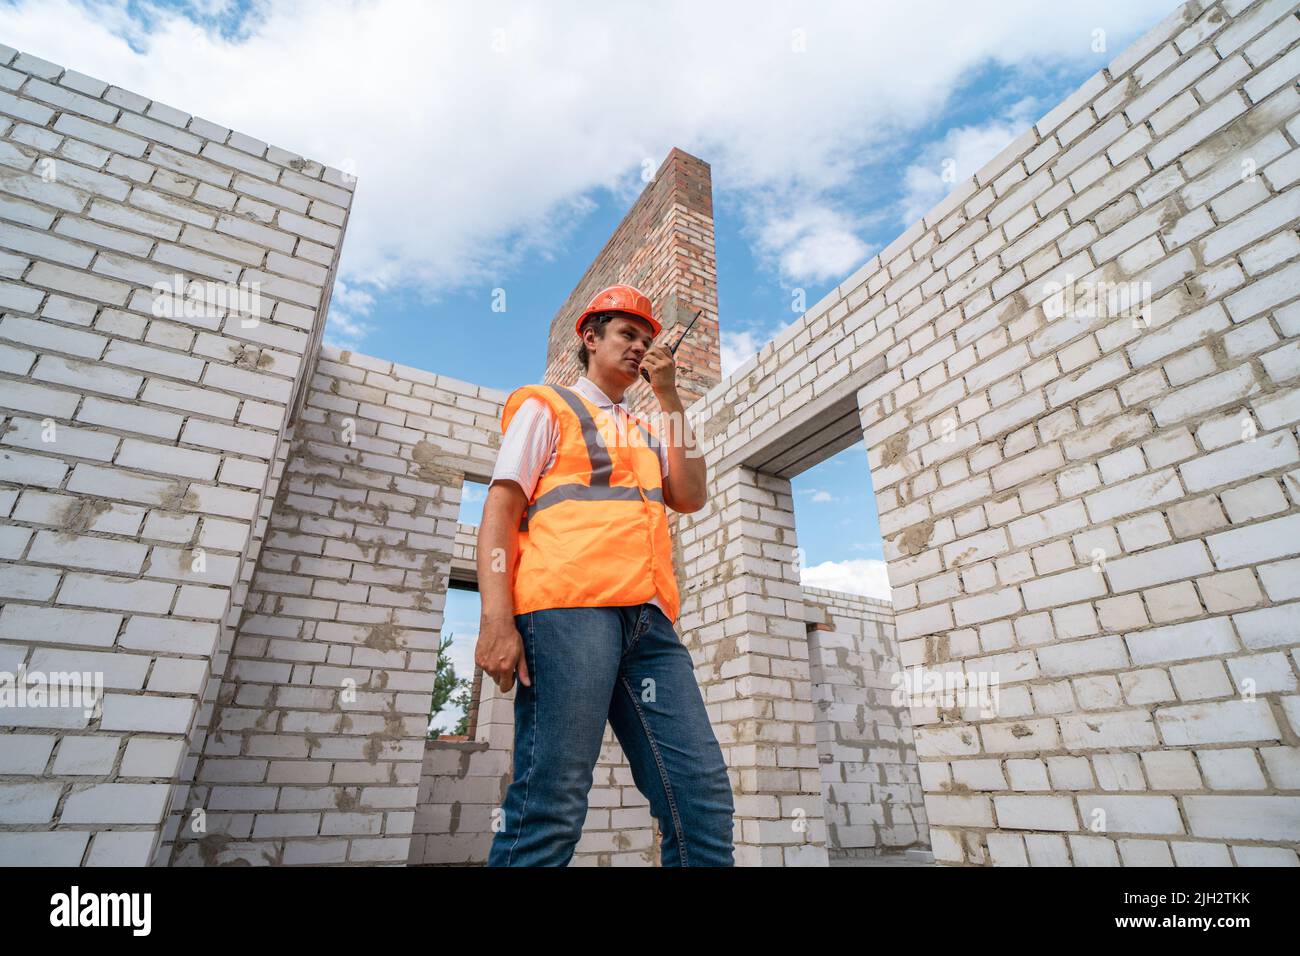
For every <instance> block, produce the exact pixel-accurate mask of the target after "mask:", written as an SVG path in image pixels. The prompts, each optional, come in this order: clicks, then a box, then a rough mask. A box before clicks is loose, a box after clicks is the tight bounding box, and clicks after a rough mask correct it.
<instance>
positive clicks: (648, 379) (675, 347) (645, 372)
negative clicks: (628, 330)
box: [641, 309, 704, 382]
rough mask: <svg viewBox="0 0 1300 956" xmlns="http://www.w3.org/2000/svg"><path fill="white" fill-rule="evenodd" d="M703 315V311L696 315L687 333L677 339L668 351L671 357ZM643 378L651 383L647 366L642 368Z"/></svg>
mask: <svg viewBox="0 0 1300 956" xmlns="http://www.w3.org/2000/svg"><path fill="white" fill-rule="evenodd" d="M703 314H704V310H703V309H700V310H699V311H698V312H696V313H695V316H694V318H692V319H691V321H690V322H689V323H688V324H687V326H686V329H685V331H683V332H682V334H681V335H679V336H678V337H677V341H676V342H675V343H673V347H672V348H670V349H669V350H668V354H669V355H676V354H677V346H679V345H681V344H682V339H684V338H686V333H687V332H689V331H690V330H691V326H692V325H694V324H695V319H698V318H699V317H700V316H701V315H703ZM651 348H653V346H651ZM641 377H642V378H643V379H645V380H646V381H647V382H648V381H650V373H649V372H647V371H646V370H645V366H642V367H641Z"/></svg>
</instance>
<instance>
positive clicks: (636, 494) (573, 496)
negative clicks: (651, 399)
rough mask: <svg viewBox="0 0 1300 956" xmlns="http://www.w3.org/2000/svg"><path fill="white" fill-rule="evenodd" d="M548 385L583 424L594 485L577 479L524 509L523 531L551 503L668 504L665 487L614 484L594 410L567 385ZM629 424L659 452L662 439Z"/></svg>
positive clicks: (520, 523)
mask: <svg viewBox="0 0 1300 956" xmlns="http://www.w3.org/2000/svg"><path fill="white" fill-rule="evenodd" d="M546 387H547V388H549V389H551V390H552V391H553V392H555V393H556V394H557V395H559V396H560V397H561V398H563V399H564V402H565V404H566V405H568V406H569V408H571V409H573V413H574V414H575V415H577V416H578V421H579V422H580V423H581V425H582V441H583V444H585V445H586V446H587V457H588V458H589V459H590V460H591V484H589V485H583V484H578V483H576V482H575V483H573V484H567V485H559V486H557V487H555V488H552V489H551V490H550V491H548V492H546V493H545V494H543V495H542V496H541V497H539V498H538V499H537V500H536V501H534V502H533V503H532V504H530V505H529V506H528V507H527V508H526V509H525V510H524V513H523V515H521V516H520V519H519V530H520V531H527V530H528V519H529V518H531V517H532V516H533V515H535V514H537V512H539V511H541V510H542V509H543V508H549V507H550V506H551V505H557V504H559V503H560V502H561V501H640V500H641V499H642V498H643V497H644V498H645V499H647V500H649V501H657V502H658V503H659V504H661V505H662V504H664V492H663V488H662V487H660V488H641V487H639V486H635V485H611V484H610V483H609V479H610V476H611V475H612V474H613V471H614V462H613V460H612V459H611V458H610V456H609V449H608V448H606V447H605V445H604V443H603V442H602V441H601V440H600V428H599V426H597V425H596V420H595V419H594V418H592V417H591V412H589V411H587V406H586V405H584V404H582V399H580V398H578V396H577V395H575V394H574V393H573V392H572V391H570V390H569V389H567V388H565V387H564V386H562V385H547V386H546ZM629 424H635V425H636V427H637V429H638V430H639V431H640V432H641V434H642V435H644V436H645V438H646V444H647V446H648V447H649V448H651V449H652V450H653V451H654V452H655V454H656V455H658V453H659V441H658V439H656V438H655V437H654V436H653V435H651V434H650V433H649V432H648V431H646V430H645V428H644V427H643V426H642V425H641V423H640V422H630V423H629Z"/></svg>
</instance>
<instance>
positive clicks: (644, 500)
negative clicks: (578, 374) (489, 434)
mask: <svg viewBox="0 0 1300 956" xmlns="http://www.w3.org/2000/svg"><path fill="white" fill-rule="evenodd" d="M529 397H533V398H539V399H541V400H542V401H544V402H545V403H546V404H547V405H549V406H550V408H551V411H552V412H554V413H555V418H556V420H557V421H558V422H559V425H560V439H559V444H558V446H557V448H556V451H555V464H554V465H553V466H552V467H551V469H550V471H547V472H545V473H544V474H543V475H542V476H541V478H540V479H538V482H537V487H536V488H534V489H533V495H532V498H531V499H530V500H529V502H528V508H527V509H526V510H525V512H524V514H523V515H522V517H521V519H520V522H519V553H518V557H517V560H516V562H515V566H514V567H513V568H512V569H511V590H512V593H513V596H514V612H515V613H516V614H526V613H528V612H529V611H537V610H542V609H544V608H553V607H616V606H623V605H629V604H643V603H645V602H647V601H649V600H650V599H651V598H653V597H655V596H656V595H658V597H659V601H660V604H661V605H662V606H663V610H664V613H665V615H667V617H668V619H669V620H670V621H673V622H674V623H675V622H676V621H677V614H678V611H679V609H680V606H681V600H680V598H679V596H678V593H677V577H676V575H675V574H674V573H673V545H672V538H671V536H670V534H669V530H668V509H667V506H666V505H665V504H664V492H663V475H662V472H661V470H660V466H659V453H658V450H657V449H658V445H659V437H658V435H656V434H655V433H654V431H653V430H652V429H651V428H650V426H649V424H648V423H647V422H645V421H644V420H642V419H641V418H639V417H637V416H632V420H631V421H630V422H629V423H628V428H627V431H628V435H627V441H625V442H621V441H619V435H618V428H617V425H616V424H615V422H614V421H613V419H612V418H611V416H610V415H609V414H608V413H607V412H605V411H604V410H603V409H601V408H599V407H597V406H596V405H593V404H592V403H591V402H589V401H587V399H585V398H583V397H582V396H581V395H579V394H578V393H577V392H576V391H574V390H573V389H570V388H565V387H564V386H561V385H524V386H522V387H520V388H517V389H515V390H514V391H513V392H511V393H510V397H509V398H507V399H506V404H505V409H504V411H503V412H502V414H501V433H502V434H503V435H504V434H505V431H506V429H507V428H508V427H509V425H510V419H511V418H512V417H513V416H514V413H515V412H516V411H518V410H519V406H520V405H522V404H523V402H524V400H525V399H527V398H529Z"/></svg>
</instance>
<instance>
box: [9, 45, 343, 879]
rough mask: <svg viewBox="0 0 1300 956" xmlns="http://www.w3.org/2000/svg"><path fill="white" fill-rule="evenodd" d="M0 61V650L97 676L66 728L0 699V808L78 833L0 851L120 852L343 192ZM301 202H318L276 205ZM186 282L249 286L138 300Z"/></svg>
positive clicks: (208, 615)
mask: <svg viewBox="0 0 1300 956" xmlns="http://www.w3.org/2000/svg"><path fill="white" fill-rule="evenodd" d="M0 65H3V66H5V67H6V77H7V78H8V79H7V82H6V86H8V87H9V92H6V93H5V94H3V96H0V163H2V164H3V165H4V166H5V167H6V175H5V176H3V177H0V256H3V259H2V260H0V261H2V262H3V264H4V274H5V280H6V281H5V282H4V283H3V285H2V286H0V309H2V310H3V314H2V315H0V349H2V350H3V355H4V356H5V357H6V361H5V363H4V365H3V372H2V373H0V432H3V434H2V435H0V487H2V488H4V489H5V490H6V492H8V493H7V494H5V495H4V496H3V497H2V498H0V505H2V507H3V514H2V515H0V517H4V518H5V519H6V521H7V524H6V526H5V528H4V534H3V535H0V553H2V555H3V563H2V564H0V601H3V602H4V604H3V607H0V641H3V644H2V645H0V646H3V647H4V648H5V649H6V651H10V652H11V653H8V654H6V655H5V658H6V661H7V662H10V663H11V664H12V666H11V667H10V669H11V670H12V669H13V668H14V667H16V666H17V665H18V664H20V663H24V662H25V663H26V665H27V667H28V669H29V670H34V669H38V666H39V667H48V668H51V669H52V668H53V666H54V664H55V663H56V662H57V663H59V664H61V665H62V664H65V663H75V664H76V665H77V669H78V670H83V669H84V670H94V671H99V672H102V673H103V674H104V675H105V676H106V681H105V686H106V689H111V691H112V692H111V693H106V695H105V699H104V702H103V711H102V715H98V716H94V717H91V718H89V719H86V718H84V717H82V718H79V719H78V720H76V721H75V722H73V723H71V724H70V723H68V720H67V716H68V715H67V714H64V713H62V712H60V711H56V710H41V709H36V708H29V709H27V711H26V712H19V711H18V709H7V710H6V711H5V712H2V713H0V722H2V723H3V724H4V726H3V728H0V739H3V741H4V744H5V751H6V753H13V754H17V753H20V752H21V753H30V754H35V753H36V751H35V750H34V749H33V748H37V747H40V748H42V749H43V752H44V753H45V759H41V760H37V759H35V758H33V759H32V760H30V761H28V762H27V763H25V764H23V769H22V770H17V769H15V772H17V773H26V774H30V775H31V776H32V777H33V778H39V779H40V780H41V781H42V782H41V783H40V784H38V785H37V784H28V783H24V782H22V779H21V777H16V776H11V777H7V778H6V782H5V783H4V784H2V785H0V788H3V789H4V790H5V791H6V796H5V799H4V800H2V801H0V802H4V803H6V804H9V803H10V800H11V799H12V798H16V799H17V800H18V801H19V802H20V804H21V805H22V806H25V807H28V808H29V809H28V810H27V811H25V812H26V813H27V814H28V816H29V817H30V819H29V820H27V821H25V822H40V823H43V824H45V825H47V826H51V827H52V826H56V825H57V826H61V827H72V828H79V829H81V830H85V831H86V832H80V833H77V834H75V836H76V837H77V839H75V840H71V839H69V837H70V836H73V835H74V834H72V833H39V834H38V833H34V832H25V833H21V834H17V833H15V834H4V835H3V837H4V838H3V839H0V860H2V861H3V862H13V861H14V860H16V859H23V858H38V859H50V860H52V859H58V860H60V861H63V862H68V863H73V864H75V863H84V864H92V865H103V864H117V865H121V864H128V865H141V864H144V863H147V862H149V861H150V860H151V859H154V852H155V847H156V846H157V844H158V841H159V837H160V835H161V832H162V828H163V821H164V816H165V813H166V809H167V806H168V804H169V803H170V802H171V801H172V800H173V799H183V797H184V793H185V789H184V784H185V783H186V781H187V779H188V775H189V773H191V772H192V767H189V768H188V769H187V768H186V767H185V766H183V764H182V756H183V754H184V752H185V749H186V747H187V741H189V739H190V735H191V729H192V727H193V725H194V722H195V720H196V719H197V717H198V716H199V712H200V709H201V708H200V703H201V701H202V698H203V696H204V692H205V689H206V685H207V684H208V682H209V679H210V677H213V676H215V677H219V676H220V674H221V672H222V670H223V669H224V659H223V658H222V657H221V656H219V655H218V650H219V644H220V640H221V635H220V629H221V621H222V619H223V618H224V617H225V616H226V615H227V613H228V612H229V611H230V610H231V609H232V606H233V607H234V608H235V609H236V611H237V608H238V605H239V601H240V596H239V595H238V594H237V593H236V590H237V581H238V579H239V577H240V574H241V571H240V569H241V565H242V564H243V562H244V560H245V557H246V555H247V553H248V551H249V546H250V543H251V541H252V540H253V531H254V523H255V521H256V516H257V512H258V509H259V502H261V501H263V500H264V496H265V494H266V492H267V490H268V481H269V479H270V467H269V466H270V465H271V463H272V462H273V461H274V459H275V457H276V452H277V447H278V445H279V444H280V442H281V440H282V431H283V427H284V425H285V423H286V422H287V420H288V417H289V416H288V410H289V405H290V402H291V400H292V396H293V394H294V390H295V386H296V385H297V384H298V383H299V382H301V381H302V379H303V378H304V375H303V369H304V364H303V363H304V360H307V359H309V358H310V354H311V352H312V350H313V349H314V348H315V347H316V342H318V340H319V333H320V328H321V326H322V325H323V321H324V310H325V306H326V304H327V302H328V294H329V288H330V284H331V282H332V278H331V270H332V268H333V264H334V262H335V260H336V256H337V252H338V244H339V242H340V240H341V235H342V232H341V228H340V226H341V224H342V223H343V222H344V221H345V219H346V209H347V207H348V205H349V204H350V198H351V193H350V190H347V189H343V188H339V187H338V186H334V185H327V184H326V183H325V182H324V181H323V176H324V175H325V170H324V168H323V167H321V166H320V165H319V164H316V163H311V162H307V161H305V160H302V159H301V158H299V157H295V156H293V155H291V154H289V153H287V152H285V151H283V150H277V149H274V148H273V147H268V146H266V145H265V144H260V143H256V142H254V141H252V140H249V139H247V138H246V137H239V136H238V134H233V133H231V132H230V131H229V130H226V129H222V128H221V127H219V126H217V125H215V124H213V123H209V122H207V121H205V120H202V119H198V118H195V117H190V116H188V115H186V114H183V113H181V112H179V111H176V110H173V109H171V108H170V107H164V106H162V105H161V104H157V103H150V102H149V101H148V100H145V99H143V98H141V97H138V96H136V95H135V94H131V93H127V92H126V91H123V90H119V89H117V88H115V87H109V86H107V85H106V84H103V83H100V82H99V81H95V80H91V79H90V78H88V77H84V76H82V75H81V74H77V73H74V72H71V71H64V70H63V69H62V68H61V67H57V66H54V65H52V64H47V63H45V62H44V61H41V60H38V59H36V58H32V57H26V56H23V55H21V54H18V53H17V52H16V51H14V50H11V49H9V48H7V47H5V48H0ZM200 154H201V155H202V157H204V158H202V159H200V158H198V157H199V155H200ZM253 195H256V196H257V197H258V198H259V199H268V197H269V199H268V202H270V203H271V204H270V205H267V204H261V205H259V207H258V208H259V209H260V210H263V215H262V218H263V220H264V221H265V223H266V224H265V225H259V226H257V227H256V230H257V231H256V233H255V236H256V241H247V240H246V239H245V238H244V237H245V236H248V235H249V234H250V232H251V231H252V229H253V224H251V223H248V222H247V221H246V220H245V219H244V218H243V216H240V215H231V213H230V211H231V210H232V209H235V210H236V213H238V211H239V210H238V207H239V205H240V204H243V203H246V202H247V198H246V197H248V196H253ZM317 198H321V199H324V200H326V201H328V202H331V203H334V204H336V206H337V208H336V209H334V210H333V211H332V212H327V213H326V214H325V215H324V216H323V219H324V221H322V222H319V223H317V222H315V221H314V220H312V219H311V218H308V219H303V218H302V217H301V216H299V215H298V214H300V213H308V210H309V209H310V208H311V206H312V203H313V201H314V200H315V199H317ZM277 201H278V202H280V203H283V204H284V205H283V206H282V207H281V208H279V209H277V208H276V206H275V203H276V202H277ZM250 208H251V207H250ZM249 214H251V212H248V211H245V215H249ZM279 215H293V216H294V217H295V218H293V219H292V220H290V221H286V222H284V223H282V224H281V226H282V228H277V225H276V224H275V218H276V216H279ZM311 215H312V214H311V213H308V216H309V217H310V216H311ZM290 226H292V228H289V227H290ZM308 231H311V232H312V234H313V238H314V239H315V240H316V241H315V242H308V241H306V240H305V239H301V238H299V237H300V236H301V235H302V234H303V233H305V232H308ZM321 242H323V243H325V245H320V244H319V243H321ZM268 246H270V247H273V248H274V250H275V252H274V253H272V252H270V251H268ZM178 276H179V279H178V278H177V277H178ZM191 279H194V280H199V281H206V280H210V279H211V280H221V281H225V282H228V283H236V284H238V283H241V282H253V281H261V283H262V288H261V290H260V293H261V300H260V307H259V308H258V311H257V315H258V318H259V324H256V325H251V326H248V327H246V324H245V322H244V321H243V320H242V318H241V316H240V315H239V314H237V313H222V312H219V311H218V312H212V313H210V314H206V315H204V314H196V315H189V314H186V313H184V312H183V311H178V312H173V313H171V314H168V313H167V312H164V311H160V310H158V309H155V308H154V300H153V292H152V289H151V286H152V283H154V282H155V281H163V282H166V283H167V284H168V285H169V286H170V285H172V283H173V282H181V283H185V282H188V281H190V280H191ZM286 299H287V301H286ZM56 647H57V648H61V650H59V651H58V652H55V651H53V650H52V648H56ZM89 648H99V649H101V650H103V651H112V652H113V653H111V654H106V653H92V652H90V650H89ZM7 666H8V665H7ZM128 675H129V676H128ZM137 734H138V735H141V736H136V735H137ZM143 735H148V736H143ZM92 753H93V760H90V759H89V755H91V754H92ZM33 786H35V787H37V789H35V790H32V789H30V788H31V787H33ZM26 793H32V794H37V793H39V794H40V795H41V799H40V800H36V799H29V798H28V797H26V796H23V794H26ZM50 798H53V802H51V801H50ZM56 808H58V810H57V812H56ZM177 822H179V818H173V821H172V823H173V828H174V826H175V824H176V823H177ZM110 826H111V827H113V832H108V831H106V830H105V829H104V828H106V827H110ZM100 831H103V832H100Z"/></svg>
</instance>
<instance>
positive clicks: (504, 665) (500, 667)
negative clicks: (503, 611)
mask: <svg viewBox="0 0 1300 956" xmlns="http://www.w3.org/2000/svg"><path fill="white" fill-rule="evenodd" d="M474 663H475V664H477V665H478V666H479V667H481V668H483V670H484V671H485V672H486V673H487V675H488V676H489V677H491V678H492V680H493V681H494V682H495V683H496V685H497V687H499V688H500V689H501V693H503V694H508V693H509V692H510V688H512V687H514V686H515V672H516V671H518V672H519V682H520V683H521V684H526V685H527V686H529V687H532V686H533V682H532V679H531V678H530V677H529V676H528V661H527V659H526V655H525V654H524V639H523V638H522V637H521V636H520V635H519V629H518V628H517V627H515V624H514V621H512V620H504V619H502V618H483V619H482V620H481V622H480V624H479V629H478V643H477V644H476V645H475V646H474Z"/></svg>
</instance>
